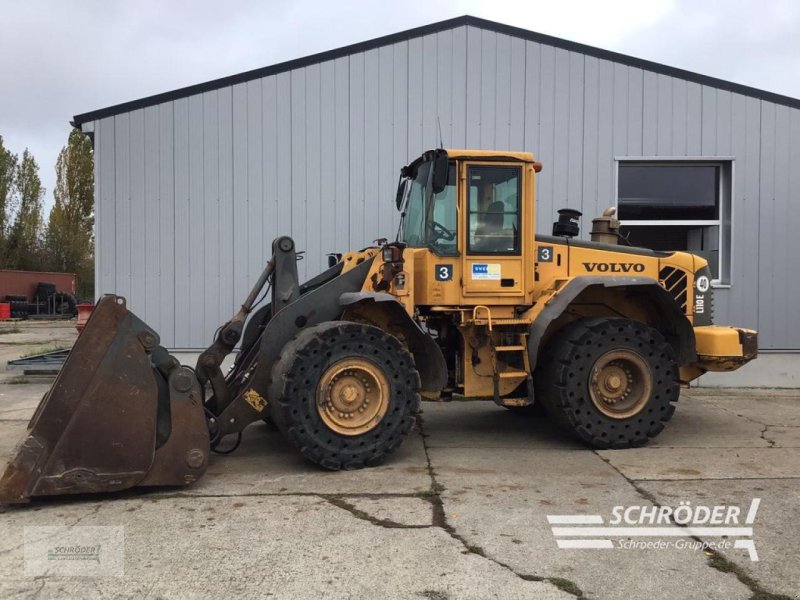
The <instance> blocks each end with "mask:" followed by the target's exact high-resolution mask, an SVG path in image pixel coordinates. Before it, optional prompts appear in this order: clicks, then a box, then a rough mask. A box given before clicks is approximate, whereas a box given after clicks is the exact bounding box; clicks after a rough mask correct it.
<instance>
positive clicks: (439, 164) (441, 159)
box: [433, 152, 449, 194]
mask: <svg viewBox="0 0 800 600" xmlns="http://www.w3.org/2000/svg"><path fill="white" fill-rule="evenodd" d="M448 171H449V165H448V164H447V154H445V153H444V152H443V153H441V154H439V155H438V156H437V157H436V158H435V159H434V161H433V193H434V194H439V193H441V192H443V191H444V188H445V187H447V172H448Z"/></svg>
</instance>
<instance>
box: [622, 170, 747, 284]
mask: <svg viewBox="0 0 800 600" xmlns="http://www.w3.org/2000/svg"><path fill="white" fill-rule="evenodd" d="M618 164H619V171H618V180H617V190H618V192H617V214H618V217H619V219H620V221H621V223H622V233H623V235H624V236H626V237H627V238H628V240H629V241H630V243H631V244H633V245H634V246H642V247H645V248H652V249H653V250H685V251H687V252H691V253H692V254H697V255H698V256H702V257H703V258H705V259H706V260H707V261H708V264H709V268H710V269H711V272H712V274H713V277H714V281H715V282H716V283H728V282H729V281H730V279H729V273H730V232H731V227H730V196H731V173H732V164H731V161H710V160H709V161H705V160H692V161H634V160H630V161H619V163H618Z"/></svg>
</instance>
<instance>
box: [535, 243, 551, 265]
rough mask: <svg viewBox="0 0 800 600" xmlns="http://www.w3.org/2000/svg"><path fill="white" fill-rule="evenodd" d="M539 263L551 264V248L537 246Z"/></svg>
mask: <svg viewBox="0 0 800 600" xmlns="http://www.w3.org/2000/svg"><path fill="white" fill-rule="evenodd" d="M538 261H539V262H553V247H552V246H539V256H538Z"/></svg>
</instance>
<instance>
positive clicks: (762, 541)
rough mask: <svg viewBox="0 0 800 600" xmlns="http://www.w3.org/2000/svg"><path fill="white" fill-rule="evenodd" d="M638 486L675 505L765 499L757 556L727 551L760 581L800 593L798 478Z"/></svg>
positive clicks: (793, 595) (769, 586)
mask: <svg viewBox="0 0 800 600" xmlns="http://www.w3.org/2000/svg"><path fill="white" fill-rule="evenodd" d="M640 486H641V487H642V488H643V489H645V490H647V491H648V492H649V493H651V494H653V495H654V496H655V497H656V499H657V500H658V501H659V502H662V503H666V504H669V505H671V506H677V505H678V503H679V502H680V501H681V500H688V501H691V502H692V503H693V504H694V505H697V504H704V505H717V504H724V505H737V506H742V507H749V506H750V502H751V500H752V499H753V498H761V504H760V505H759V508H758V513H757V515H756V519H755V522H754V523H753V538H754V540H755V545H756V550H757V552H758V557H759V561H758V562H752V561H750V560H747V559H743V558H742V555H741V551H740V550H734V551H731V552H723V554H724V555H725V556H726V557H727V558H728V559H730V560H733V561H735V562H736V564H737V565H739V566H740V567H741V568H742V569H744V571H745V572H746V573H747V574H748V575H750V576H751V577H753V578H755V579H756V580H757V581H758V582H759V583H761V584H762V586H763V587H764V588H766V589H768V590H771V591H772V592H774V593H782V594H786V595H787V596H789V597H790V598H797V597H800V570H798V568H797V557H798V556H800V518H798V517H800V508H798V507H800V480H797V479H747V480H737V479H732V480H729V481H726V482H725V484H724V485H720V483H719V482H710V481H697V482H694V481H693V482H685V481H681V482H656V481H652V482H651V481H648V482H643V483H641V484H640Z"/></svg>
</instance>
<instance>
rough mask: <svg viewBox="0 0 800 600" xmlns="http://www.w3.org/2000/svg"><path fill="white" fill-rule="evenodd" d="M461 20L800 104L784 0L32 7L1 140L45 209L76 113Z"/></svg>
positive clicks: (11, 9) (19, 12) (796, 20)
mask: <svg viewBox="0 0 800 600" xmlns="http://www.w3.org/2000/svg"><path fill="white" fill-rule="evenodd" d="M462 14H473V15H475V16H480V17H484V18H487V19H492V20H497V21H501V22H505V23H508V24H511V25H516V26H519V27H523V28H527V29H532V30H535V31H539V32H542V33H546V34H550V35H555V36H558V37H565V38H567V39H571V40H574V41H578V42H583V43H587V44H590V45H597V46H600V47H604V48H607V49H609V50H616V51H619V52H623V53H626V54H632V55H634V56H639V57H642V58H647V59H650V60H654V61H657V62H664V63H667V64H671V65H673V66H678V67H682V68H685V69H689V70H692V71H698V72H701V73H704V74H708V75H712V76H716V77H721V78H724V79H731V80H734V81H737V82H740V83H745V84H747V85H752V86H754V87H761V88H764V89H768V90H770V91H775V92H779V93H783V94H787V95H791V96H795V97H798V96H800V61H798V60H797V58H796V57H797V56H800V5H798V4H796V3H794V2H792V1H790V0H784V1H778V2H772V3H769V4H766V3H758V4H753V3H748V2H745V1H743V0H741V1H740V0H735V1H732V2H728V3H723V4H722V6H720V3H697V2H689V1H688V0H680V1H672V0H652V1H650V2H641V1H640V0H618V1H616V2H613V1H611V2H596V1H592V2H589V1H573V2H566V1H565V2H558V3H555V2H530V1H528V2H495V3H486V2H479V1H478V0H465V1H462V2H430V1H429V0H428V1H421V0H407V1H406V2H391V3H390V2H386V3H380V2H370V1H367V0H340V1H339V2H335V3H334V2H312V1H310V0H298V1H296V2H291V3H288V2H285V1H275V0H269V1H266V2H265V1H257V0H239V1H237V2H228V3H221V2H216V1H211V0H193V1H189V0H179V1H175V2H163V1H156V0H142V1H139V2H135V3H134V2H127V3H122V2H107V1H105V0H51V1H43V0H42V1H36V0H30V1H27V2H14V3H5V4H4V7H3V19H2V21H0V90H2V93H0V135H3V137H4V138H5V141H6V144H7V145H8V146H9V147H11V148H12V149H13V150H14V151H16V152H20V153H21V152H22V150H23V149H24V148H25V147H26V146H27V147H29V148H30V149H31V151H32V152H33V153H34V155H35V156H36V158H37V160H38V161H39V164H40V167H41V174H42V178H43V180H44V184H45V186H46V187H47V189H48V202H52V200H51V198H52V189H53V185H54V182H55V173H54V166H55V161H56V156H57V154H58V151H59V150H60V148H61V147H62V146H63V145H64V143H65V142H66V139H67V135H68V134H69V125H68V122H69V120H70V118H71V117H72V116H73V115H74V114H78V113H82V112H87V111H90V110H94V109H97V108H102V107H105V106H110V105H112V104H117V103H120V102H126V101H129V100H133V99H136V98H140V97H143V96H147V95H151V94H156V93H159V92H164V91H168V90H172V89H175V88H179V87H183V86H187V85H191V84H195V83H199V82H203V81H207V80H210V79H214V78H217V77H223V76H226V75H232V74H235V73H239V72H242V71H246V70H249V69H254V68H258V67H263V66H266V65H270V64H274V63H276V62H281V61H285V60H291V59H293V58H298V57H300V56H304V55H307V54H312V53H315V52H322V51H325V50H329V49H331V48H336V47H339V46H343V45H347V44H352V43H355V42H360V41H363V40H367V39H370V38H373V37H377V36H380V35H385V34H389V33H394V32H397V31H401V30H403V29H408V28H411V27H416V26H419V25H425V24H427V23H431V22H434V21H439V20H442V19H446V18H451V17H455V16H458V15H462Z"/></svg>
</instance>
